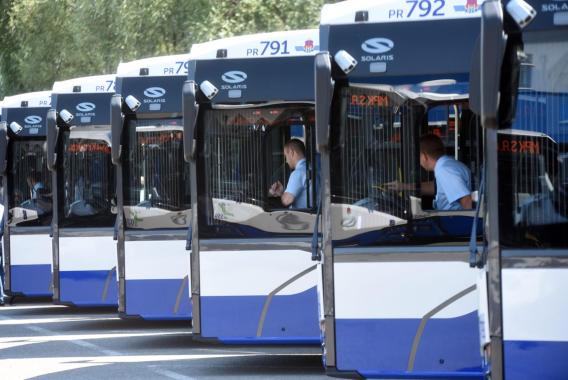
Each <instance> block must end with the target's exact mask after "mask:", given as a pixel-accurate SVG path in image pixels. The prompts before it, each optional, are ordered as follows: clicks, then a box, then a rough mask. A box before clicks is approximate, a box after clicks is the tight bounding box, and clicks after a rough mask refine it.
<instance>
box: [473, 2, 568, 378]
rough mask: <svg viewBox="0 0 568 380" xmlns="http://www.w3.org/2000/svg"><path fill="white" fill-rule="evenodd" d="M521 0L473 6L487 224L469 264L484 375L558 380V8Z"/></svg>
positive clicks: (561, 296) (565, 252)
mask: <svg viewBox="0 0 568 380" xmlns="http://www.w3.org/2000/svg"><path fill="white" fill-rule="evenodd" d="M528 3H529V4H530V5H529V4H527V3H524V2H521V1H514V2H513V1H512V2H508V3H506V4H505V3H501V1H489V2H487V3H486V4H484V5H483V25H484V27H483V31H484V32H483V34H482V38H481V51H482V54H481V57H482V59H481V61H480V64H481V67H482V68H484V70H482V71H481V86H480V87H481V99H482V101H481V102H480V105H481V115H482V119H483V126H484V127H485V130H486V131H485V133H486V142H485V150H486V162H487V166H486V169H487V171H486V179H487V183H486V187H487V191H486V193H487V195H486V198H487V221H488V223H487V231H486V232H487V239H486V240H487V247H486V249H485V250H484V251H481V252H482V254H480V255H478V257H477V260H476V259H475V257H474V260H473V261H474V263H476V264H478V266H480V267H482V268H484V269H485V270H486V271H487V276H488V297H487V301H488V304H487V305H484V306H485V307H487V309H488V318H487V323H486V325H487V332H486V341H487V343H490V345H488V346H487V347H490V350H486V352H487V354H488V356H489V358H490V366H491V378H492V379H515V380H518V379H521V380H524V379H565V378H566V377H567V376H568V361H567V360H566V358H568V297H567V296H566V292H567V291H568V234H567V232H568V2H567V1H544V0H529V1H528ZM531 20H532V22H530V21H531ZM529 22H530V24H529ZM527 24H528V25H527Z"/></svg>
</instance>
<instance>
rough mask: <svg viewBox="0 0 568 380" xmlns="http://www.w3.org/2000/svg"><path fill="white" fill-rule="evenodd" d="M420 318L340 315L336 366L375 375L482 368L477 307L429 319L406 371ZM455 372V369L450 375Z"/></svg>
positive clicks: (472, 372)
mask: <svg viewBox="0 0 568 380" xmlns="http://www.w3.org/2000/svg"><path fill="white" fill-rule="evenodd" d="M420 321H421V320H420V319H418V318H416V319H338V320H336V323H335V326H336V330H335V336H336V353H337V369H338V370H340V371H357V372H359V373H362V374H366V375H367V376H370V377H393V376H394V375H395V374H397V373H398V375H396V376H402V375H403V374H406V375H409V374H412V373H414V372H415V373H420V375H419V376H418V377H428V376H426V374H427V373H432V376H434V377H439V376H440V374H443V373H447V374H448V376H450V377H456V376H458V375H460V376H473V377H479V376H481V374H482V373H483V367H482V358H481V354H480V349H479V342H480V340H479V330H478V318H477V312H476V311H474V312H471V313H469V314H466V315H463V316H461V317H457V318H439V319H430V320H428V321H427V323H426V325H425V328H424V332H423V334H422V338H421V340H420V343H419V345H418V349H417V351H416V356H415V362H414V368H413V370H412V371H411V372H406V370H407V366H408V363H409V357H410V354H411V351H412V344H413V340H414V337H415V335H416V332H417V330H418V327H419V325H420ZM450 374H451V375H450Z"/></svg>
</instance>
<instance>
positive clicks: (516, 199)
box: [498, 32, 568, 248]
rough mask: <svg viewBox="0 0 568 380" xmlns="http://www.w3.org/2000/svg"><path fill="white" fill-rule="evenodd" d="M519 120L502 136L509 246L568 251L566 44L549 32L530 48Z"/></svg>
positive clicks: (504, 227) (503, 210) (504, 229)
mask: <svg viewBox="0 0 568 380" xmlns="http://www.w3.org/2000/svg"><path fill="white" fill-rule="evenodd" d="M524 48H525V52H526V58H525V59H526V61H525V62H524V63H523V64H522V66H521V83H520V84H519V93H518V100H517V114H516V119H515V120H514V122H513V125H512V126H511V128H510V129H506V130H502V131H500V133H499V139H498V144H499V145H498V151H499V194H500V195H499V211H500V220H501V223H500V233H501V241H502V242H503V244H504V245H505V246H508V247H518V248H523V247H526V248H529V247H541V248H546V247H550V248H559V247H566V246H567V245H568V235H567V234H566V231H567V229H568V174H567V171H568V169H567V156H568V79H567V78H568V69H567V68H566V64H565V60H566V56H565V54H563V52H565V51H566V48H567V44H566V41H562V40H558V39H554V38H552V37H551V35H550V34H548V33H547V32H540V33H533V34H531V35H530V36H527V41H526V42H525V46H524Z"/></svg>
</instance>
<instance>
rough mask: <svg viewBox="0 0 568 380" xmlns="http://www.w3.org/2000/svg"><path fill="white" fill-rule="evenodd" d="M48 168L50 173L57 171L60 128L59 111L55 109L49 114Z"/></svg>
mask: <svg viewBox="0 0 568 380" xmlns="http://www.w3.org/2000/svg"><path fill="white" fill-rule="evenodd" d="M46 127H47V130H46V132H47V137H46V140H47V168H48V169H49V170H50V171H54V170H55V165H56V163H57V153H56V152H55V150H56V149H57V137H58V135H59V128H58V127H57V111H56V110H54V109H53V108H52V109H50V110H49V111H48V112H47V126H46Z"/></svg>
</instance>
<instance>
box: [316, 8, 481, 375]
mask: <svg viewBox="0 0 568 380" xmlns="http://www.w3.org/2000/svg"><path fill="white" fill-rule="evenodd" d="M480 13H481V12H480V10H479V6H478V4H477V3H475V2H470V1H465V0H453V1H428V0H424V1H420V2H414V1H408V2H400V1H383V2H380V3H378V2H374V1H345V2H340V3H337V4H328V5H325V6H324V7H323V8H322V12H321V20H320V41H322V46H321V50H322V52H321V53H319V54H318V56H317V57H316V63H315V71H316V74H315V75H316V90H315V91H316V139H317V147H318V150H319V152H320V154H321V168H322V169H321V177H322V179H321V183H322V186H321V202H322V203H321V213H322V215H321V226H322V227H321V237H318V235H317V233H316V232H315V233H314V239H318V240H320V241H318V242H317V244H315V246H314V251H313V257H314V260H315V261H316V262H317V263H318V265H321V267H322V274H323V278H322V296H321V297H320V300H321V302H322V305H321V307H320V311H321V315H320V318H321V321H322V329H323V335H324V340H323V355H324V364H325V366H326V370H327V372H328V373H329V374H332V375H337V376H362V377H365V378H420V379H424V378H458V377H459V378H472V379H473V378H478V379H482V378H484V377H485V375H486V372H487V369H486V367H485V363H484V360H483V356H482V353H481V351H480V349H479V347H480V341H481V335H480V328H479V323H480V322H479V321H480V317H479V314H480V312H479V308H478V305H479V300H478V299H479V290H478V289H479V288H480V287H481V286H482V284H478V283H479V282H480V280H479V277H480V275H479V273H478V272H479V270H478V271H474V270H471V269H470V267H469V261H468V260H469V254H468V252H469V251H468V244H469V241H470V235H471V231H472V227H473V225H474V223H475V222H474V219H475V211H474V210H473V209H472V208H469V209H464V207H459V208H458V209H457V210H455V209H449V208H447V207H443V206H442V204H441V203H438V202H437V200H438V199H440V198H438V194H439V189H437V188H436V186H441V185H440V184H436V181H435V177H434V176H433V173H432V169H434V168H432V167H430V168H429V170H425V169H424V168H423V167H422V166H421V163H422V162H423V160H425V159H426V158H425V156H424V154H423V153H421V151H420V145H421V141H422V140H423V136H424V135H427V136H429V137H428V138H429V139H430V140H433V139H435V140H436V141H439V142H438V146H439V149H438V150H439V151H442V155H443V156H445V157H447V158H445V160H454V161H460V162H461V163H462V164H460V165H462V167H464V168H465V169H463V170H464V171H467V172H468V173H469V175H468V177H470V178H469V179H470V181H471V184H469V186H468V187H469V189H468V193H469V196H470V197H471V198H470V199H473V201H472V203H475V202H477V201H476V194H477V190H478V189H479V184H480V181H481V175H480V174H481V166H482V159H483V151H482V147H483V144H482V137H483V135H482V129H481V127H480V125H479V117H478V116H477V115H476V114H475V113H474V112H472V110H471V108H470V106H469V80H470V67H471V64H472V57H473V56H474V54H473V52H474V47H475V45H476V41H477V39H478V36H479V30H480ZM433 136H437V137H433ZM439 157H441V156H439ZM455 165H457V163H456V164H455ZM428 167H429V166H426V168H428ZM478 224H479V225H480V226H479V227H480V228H478V232H476V233H475V236H474V245H477V244H481V238H482V234H481V231H483V228H481V227H482V226H481V224H482V221H481V220H478V222H477V224H475V225H476V226H477V225H478Z"/></svg>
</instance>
